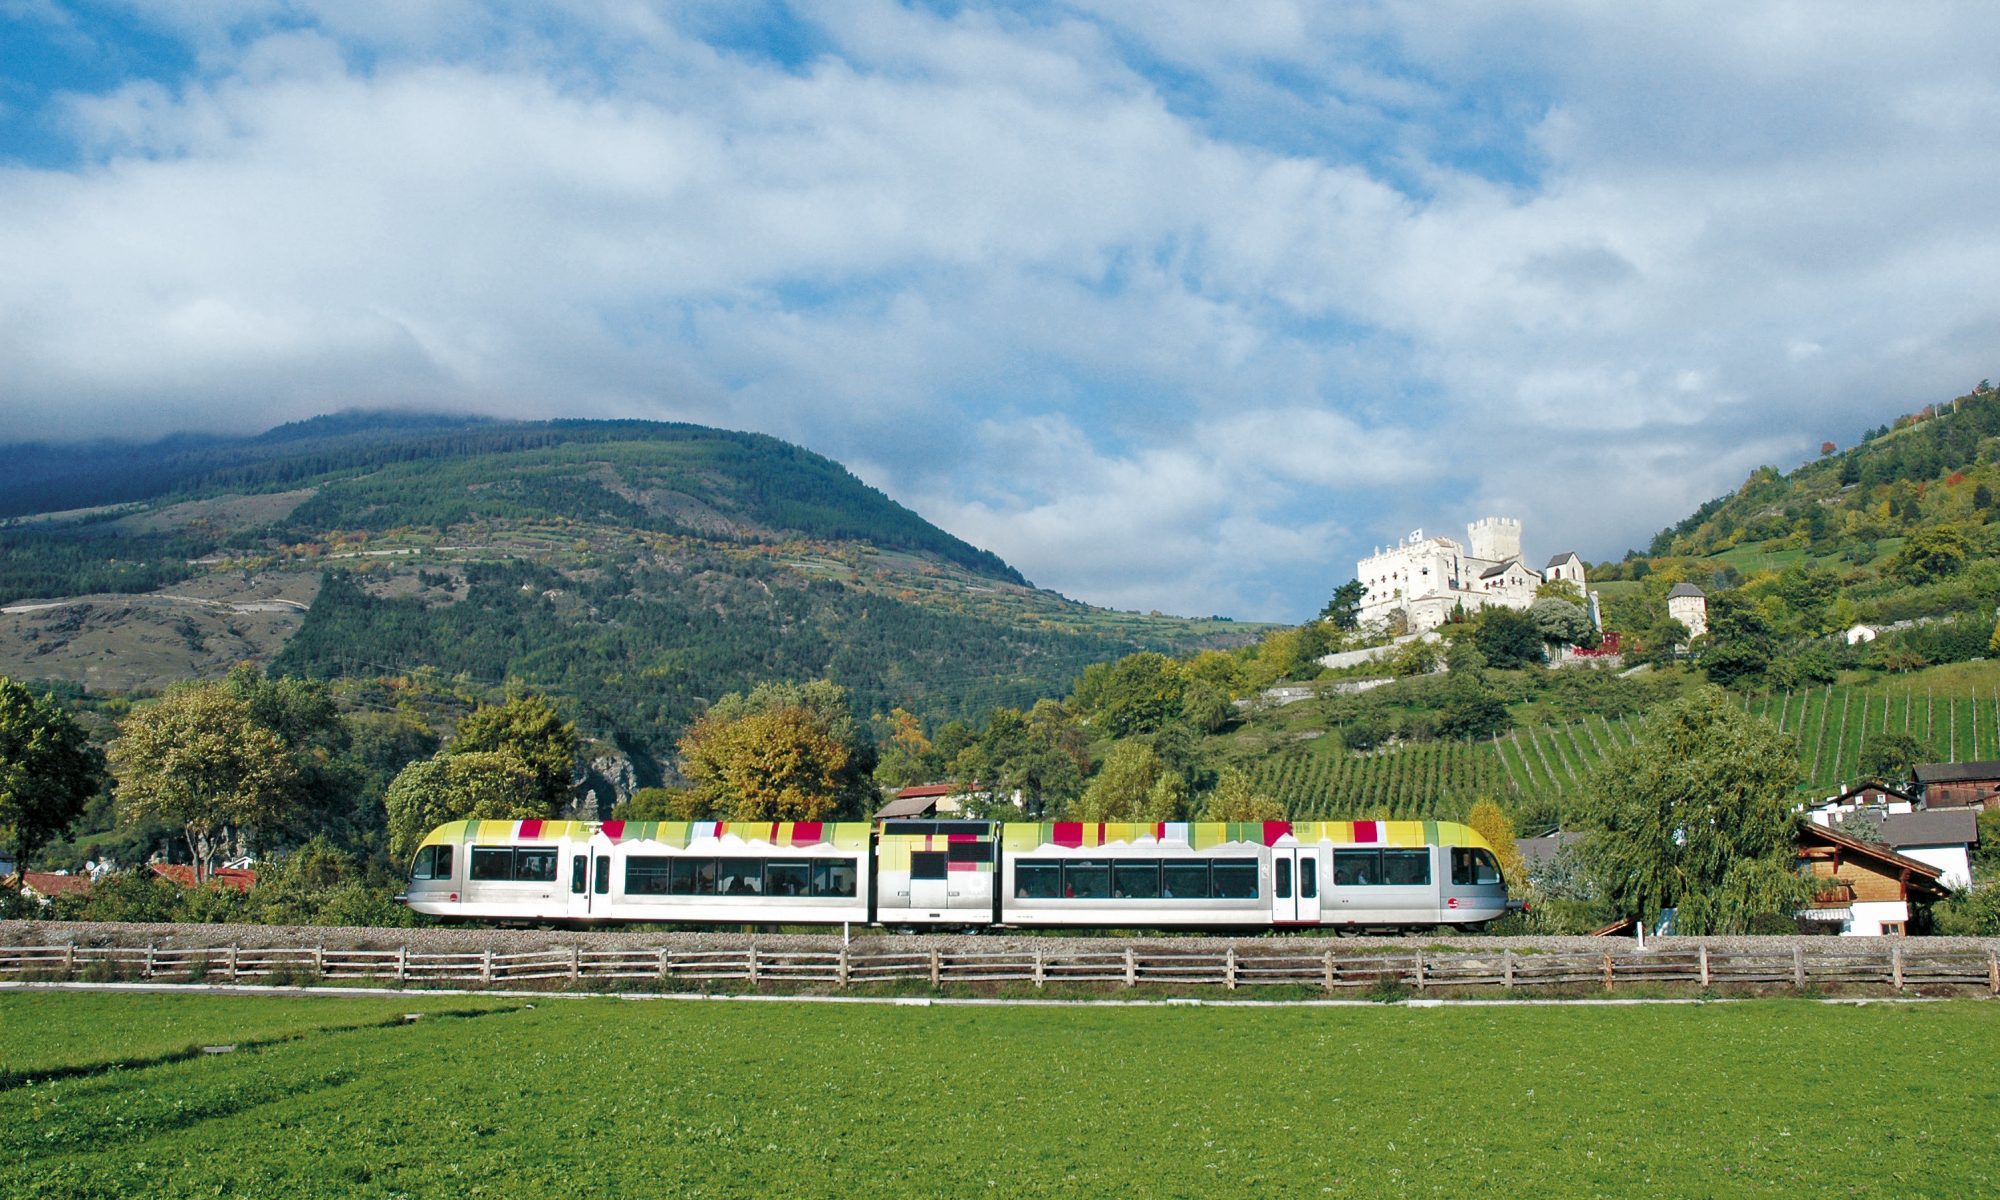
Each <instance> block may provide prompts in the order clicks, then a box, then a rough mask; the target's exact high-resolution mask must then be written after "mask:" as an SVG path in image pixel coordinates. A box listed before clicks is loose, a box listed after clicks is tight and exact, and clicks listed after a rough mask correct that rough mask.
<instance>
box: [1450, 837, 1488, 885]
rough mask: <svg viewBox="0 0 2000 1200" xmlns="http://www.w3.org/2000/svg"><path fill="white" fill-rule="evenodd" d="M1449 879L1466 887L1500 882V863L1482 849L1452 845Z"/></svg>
mask: <svg viewBox="0 0 2000 1200" xmlns="http://www.w3.org/2000/svg"><path fill="white" fill-rule="evenodd" d="M1451 881H1452V882H1453V883H1456V884H1460V885H1463V886H1467V887H1479V886H1486V885H1491V884H1496V883H1499V882H1500V864H1499V863H1497V862H1495V861H1494V860H1493V856H1492V855H1491V854H1489V853H1487V852H1486V851H1484V850H1471V849H1467V848H1465V847H1462V846H1454V847H1453V848H1452V851H1451Z"/></svg>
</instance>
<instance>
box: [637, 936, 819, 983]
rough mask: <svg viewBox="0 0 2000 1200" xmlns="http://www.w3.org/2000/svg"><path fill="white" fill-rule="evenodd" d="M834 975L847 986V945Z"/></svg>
mask: <svg viewBox="0 0 2000 1200" xmlns="http://www.w3.org/2000/svg"><path fill="white" fill-rule="evenodd" d="M663 953H664V951H663ZM834 975H835V984H834V986H836V987H843V988H844V987H846V986H847V947H846V945H845V944H843V945H842V946H841V947H840V965H839V966H838V967H837V968H835V971H834Z"/></svg>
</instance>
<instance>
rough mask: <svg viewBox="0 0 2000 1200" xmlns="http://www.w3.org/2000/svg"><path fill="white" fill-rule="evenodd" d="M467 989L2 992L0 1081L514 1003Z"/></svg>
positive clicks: (11, 1083)
mask: <svg viewBox="0 0 2000 1200" xmlns="http://www.w3.org/2000/svg"><path fill="white" fill-rule="evenodd" d="M513 1003H516V1002H513V1001H507V1000H502V999H497V998H494V999H486V998H479V997H464V996H423V995H421V994H420V993H412V994H411V995H410V996H408V997H407V998H403V997H345V996H309V997H296V996H232V995H179V996H177V995H160V994H157V993H107V992H72V991H47V992H4V993H0V1087H11V1086H15V1085H16V1084H18V1083H20V1082H21V1081H22V1080H23V1079H32V1078H37V1077H41V1076H48V1075H54V1074H61V1073H75V1072H77V1071H85V1070H93V1069H99V1068H103V1067H109V1066H116V1065H120V1064H133V1063H149V1062H153V1061H156V1060H159V1059H162V1058H168V1057H172V1056H175V1055H179V1054H183V1053H186V1052H188V1051H190V1050H198V1049H199V1048H200V1047H202V1046H224V1045H236V1046H243V1045H249V1044H255V1043H259V1042H268V1041H273V1040H276V1039H280V1038H288V1037H297V1036H299V1035H301V1034H307V1033H313V1032H316V1031H319V1030H322V1029H329V1028H341V1027H347V1026H366V1025H380V1024H383V1023H385V1022H392V1021H395V1020H397V1019H399V1018H400V1017H401V1015H402V1014H403V1013H435V1012H444V1011H450V1010H464V1009H484V1008H495V1007H508V1006H511V1005H512V1004H513Z"/></svg>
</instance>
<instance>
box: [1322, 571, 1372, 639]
mask: <svg viewBox="0 0 2000 1200" xmlns="http://www.w3.org/2000/svg"><path fill="white" fill-rule="evenodd" d="M1367 594H1368V585H1367V584H1365V583H1363V582H1361V581H1360V580H1359V579H1350V580H1348V581H1347V582H1346V583H1343V584H1341V585H1340V586H1339V587H1337V588H1335V589H1333V599H1331V600H1328V601H1327V602H1326V607H1325V608H1323V609H1321V610H1320V611H1319V615H1320V616H1321V617H1322V618H1324V619H1325V620H1328V621H1332V622H1333V627H1334V628H1335V629H1341V630H1347V629H1353V628H1354V627H1355V626H1356V625H1357V624H1359V623H1360V620H1361V598H1362V597H1363V596H1366V595H1367Z"/></svg>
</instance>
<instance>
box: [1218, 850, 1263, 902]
mask: <svg viewBox="0 0 2000 1200" xmlns="http://www.w3.org/2000/svg"><path fill="white" fill-rule="evenodd" d="M1209 879H1210V886H1211V887H1213V888H1214V889H1215V898H1216V899H1218V900H1255V899H1256V898H1257V860H1256V859H1254V858H1218V859H1216V860H1215V861H1214V862H1213V863H1210V864H1209Z"/></svg>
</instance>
